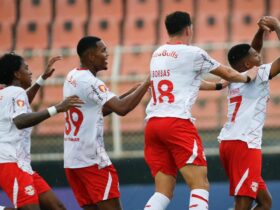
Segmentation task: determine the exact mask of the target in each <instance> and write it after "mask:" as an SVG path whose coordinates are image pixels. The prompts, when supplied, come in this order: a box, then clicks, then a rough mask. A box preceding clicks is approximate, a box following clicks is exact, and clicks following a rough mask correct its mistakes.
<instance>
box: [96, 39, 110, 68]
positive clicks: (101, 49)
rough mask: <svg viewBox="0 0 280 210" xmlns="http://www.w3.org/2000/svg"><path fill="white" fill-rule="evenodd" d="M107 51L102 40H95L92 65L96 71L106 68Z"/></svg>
mask: <svg viewBox="0 0 280 210" xmlns="http://www.w3.org/2000/svg"><path fill="white" fill-rule="evenodd" d="M108 57H109V54H108V51H107V47H106V45H105V43H104V42H103V41H99V42H97V48H96V50H95V53H94V58H93V65H94V69H95V70H96V71H100V70H107V69H108Z"/></svg>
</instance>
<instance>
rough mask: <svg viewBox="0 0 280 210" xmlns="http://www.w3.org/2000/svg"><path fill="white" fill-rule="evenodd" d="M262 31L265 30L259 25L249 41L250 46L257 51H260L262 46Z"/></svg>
mask: <svg viewBox="0 0 280 210" xmlns="http://www.w3.org/2000/svg"><path fill="white" fill-rule="evenodd" d="M264 31H265V30H264V29H263V28H262V27H261V26H260V28H259V30H258V31H257V33H256V34H255V36H254V38H253V40H252V43H251V46H252V48H254V49H255V50H256V51H257V52H258V53H260V52H261V49H262V47H263V38H264Z"/></svg>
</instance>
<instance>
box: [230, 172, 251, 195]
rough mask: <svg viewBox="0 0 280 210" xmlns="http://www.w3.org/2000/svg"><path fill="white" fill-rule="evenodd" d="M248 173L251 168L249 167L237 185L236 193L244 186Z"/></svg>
mask: <svg viewBox="0 0 280 210" xmlns="http://www.w3.org/2000/svg"><path fill="white" fill-rule="evenodd" d="M248 175H249V168H247V170H246V171H245V173H244V174H243V176H242V177H241V179H240V181H239V182H238V184H237V186H236V188H235V190H234V195H237V193H238V192H239V190H240V188H241V187H242V185H243V183H244V181H245V180H246V179H247V177H248Z"/></svg>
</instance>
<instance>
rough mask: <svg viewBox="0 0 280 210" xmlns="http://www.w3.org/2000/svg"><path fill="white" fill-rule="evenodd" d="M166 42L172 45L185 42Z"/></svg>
mask: <svg viewBox="0 0 280 210" xmlns="http://www.w3.org/2000/svg"><path fill="white" fill-rule="evenodd" d="M166 44H170V45H177V44H183V42H175V43H170V42H167V43H166Z"/></svg>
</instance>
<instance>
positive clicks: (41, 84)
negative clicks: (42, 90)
mask: <svg viewBox="0 0 280 210" xmlns="http://www.w3.org/2000/svg"><path fill="white" fill-rule="evenodd" d="M36 83H37V84H38V85H40V86H43V85H44V83H45V80H44V79H43V77H42V76H40V77H39V78H38V79H37V80H36Z"/></svg>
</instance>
